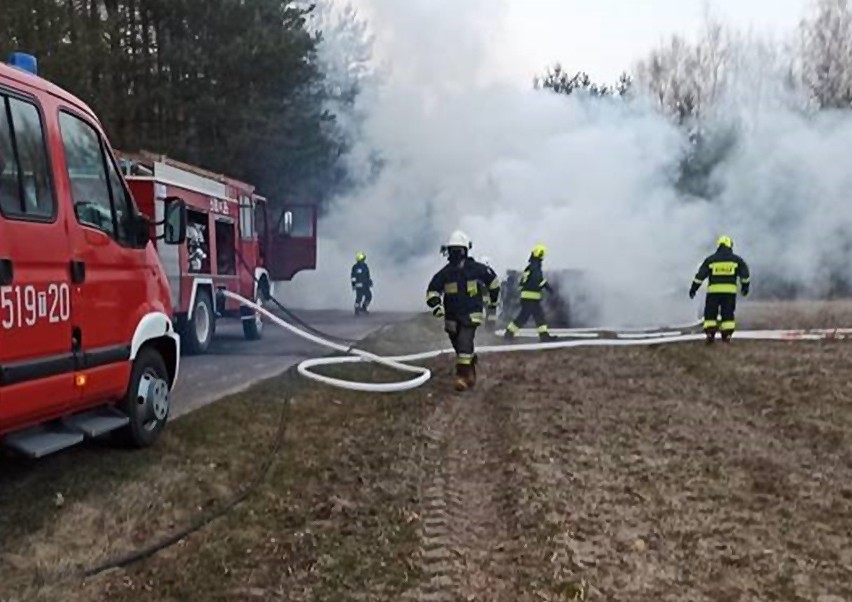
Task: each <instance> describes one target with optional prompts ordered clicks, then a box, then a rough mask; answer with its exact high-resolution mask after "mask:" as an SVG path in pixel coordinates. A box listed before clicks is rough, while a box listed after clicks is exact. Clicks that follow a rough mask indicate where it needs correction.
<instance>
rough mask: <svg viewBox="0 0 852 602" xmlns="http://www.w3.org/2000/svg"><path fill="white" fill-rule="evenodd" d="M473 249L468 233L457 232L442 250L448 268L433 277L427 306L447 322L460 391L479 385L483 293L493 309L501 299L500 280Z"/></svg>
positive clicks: (446, 326)
mask: <svg viewBox="0 0 852 602" xmlns="http://www.w3.org/2000/svg"><path fill="white" fill-rule="evenodd" d="M472 247H473V245H472V244H471V242H470V239H469V238H468V237H467V235H466V234H465V233H464V232H461V231H460V230H456V231H455V232H453V233H452V234H451V235H450V238H449V240H448V241H447V244H446V245H444V246H443V247H442V248H441V251H442V252H445V254H446V256H447V265H445V266H444V267H443V268H441V269H440V270H439V271H438V272H437V273H436V274H435V275H434V276H433V277H432V280H431V281H430V282H429V286H428V287H427V289H426V305H428V306H429V308H430V309H431V310H432V314H433V315H434V316H435V317H437V318H444V330H445V331H446V333H447V334H448V335H449V337H450V342H451V343H452V344H453V349H455V351H456V380H455V388H456V390H457V391H465V390H467V389H470V388H472V387H473V386H474V385H475V384H476V354H475V352H474V338H475V336H476V329H477V328H478V327H479V326H480V325H481V324H482V321H483V319H484V315H483V309H484V308H483V297H482V290H483V288H485V289H487V290H488V294H489V303H488V305H489V306H491V307H495V306H496V305H497V299H498V297H499V295H500V279H499V278H498V277H497V275H496V274H495V273H494V271H493V270H491V269H490V268H489V267H487V266H485V265H483V264H481V263H479V262H478V261H476V260H475V259H473V258H472V257H471V256H470V250H471V248H472Z"/></svg>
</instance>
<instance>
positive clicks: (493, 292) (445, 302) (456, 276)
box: [426, 257, 500, 324]
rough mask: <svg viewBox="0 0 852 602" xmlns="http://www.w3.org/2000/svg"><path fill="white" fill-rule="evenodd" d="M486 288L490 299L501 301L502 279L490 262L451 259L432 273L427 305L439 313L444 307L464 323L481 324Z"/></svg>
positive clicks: (495, 301)
mask: <svg viewBox="0 0 852 602" xmlns="http://www.w3.org/2000/svg"><path fill="white" fill-rule="evenodd" d="M483 289H487V290H488V294H489V299H490V301H491V303H492V305H493V304H496V303H497V299H498V298H499V296H500V279H499V278H498V277H497V274H496V273H495V272H494V270H492V269H491V268H489V267H488V266H486V265H483V264H481V263H479V262H478V261H476V260H474V259H472V258H470V257H467V258H465V259H464V260H463V261H462V262H461V263H448V264H447V265H445V266H444V267H443V268H441V270H440V271H438V273H436V274H435V275H434V276H432V280H431V281H430V282H429V286H428V287H427V289H426V305H428V306H429V307H430V308H431V309H432V313H434V314H435V315H436V316H440V315H441V309H442V308H443V310H444V312H445V313H446V316H447V319H450V320H456V321H458V322H460V323H462V324H481V323H482V317H483V316H482V309H483V295H482V291H483Z"/></svg>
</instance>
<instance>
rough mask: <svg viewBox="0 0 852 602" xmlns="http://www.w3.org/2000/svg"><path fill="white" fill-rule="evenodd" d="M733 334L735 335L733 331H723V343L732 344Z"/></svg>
mask: <svg viewBox="0 0 852 602" xmlns="http://www.w3.org/2000/svg"><path fill="white" fill-rule="evenodd" d="M732 334H733V333H732V332H731V331H725V330H723V331H722V342H723V343H730V342H731V335H732Z"/></svg>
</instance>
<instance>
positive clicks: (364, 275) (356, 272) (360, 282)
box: [352, 252, 373, 316]
mask: <svg viewBox="0 0 852 602" xmlns="http://www.w3.org/2000/svg"><path fill="white" fill-rule="evenodd" d="M372 288H373V281H372V280H371V279H370V268H369V267H367V256H366V255H365V254H364V253H363V252H359V253H357V254H356V255H355V265H353V266H352V290H353V291H355V315H356V316H357V315H359V314H362V313H365V314H366V313H368V312H367V308H368V307H369V306H370V302H371V301H372V300H373V293H372V291H371V289H372Z"/></svg>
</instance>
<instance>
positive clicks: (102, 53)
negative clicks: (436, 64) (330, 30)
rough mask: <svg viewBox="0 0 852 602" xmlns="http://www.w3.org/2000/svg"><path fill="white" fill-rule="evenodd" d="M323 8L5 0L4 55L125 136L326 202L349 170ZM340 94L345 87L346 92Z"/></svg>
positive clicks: (122, 142)
mask: <svg viewBox="0 0 852 602" xmlns="http://www.w3.org/2000/svg"><path fill="white" fill-rule="evenodd" d="M313 9H314V7H313V6H306V5H304V4H301V3H297V2H294V1H292V0H4V2H3V10H2V11H0V54H2V56H3V57H4V58H5V56H7V55H8V54H9V53H10V52H12V51H24V52H29V53H32V54H35V55H36V56H37V58H38V60H39V70H40V74H41V75H42V76H44V77H45V78H47V79H49V80H51V81H52V82H54V83H56V84H58V85H60V86H62V87H63V88H66V89H68V90H69V91H71V92H72V93H74V94H76V95H77V96H79V97H80V98H82V99H83V100H84V101H86V102H87V103H88V104H90V105H91V106H92V108H93V109H94V110H95V112H96V113H97V114H98V115H99V117H100V118H101V120H102V122H103V123H104V125H105V127H106V129H107V132H108V134H109V136H110V139H111V140H112V142H113V144H114V145H115V146H116V147H117V148H119V149H122V150H126V151H137V150H143V149H145V150H150V151H153V152H156V153H162V154H166V155H169V156H172V157H174V158H176V159H180V160H183V161H186V162H188V163H192V164H195V165H199V166H203V167H205V168H207V169H210V170H213V171H218V172H221V173H225V174H228V175H230V176H232V177H236V178H241V179H245V180H247V181H249V182H252V183H253V184H255V185H256V186H258V187H259V189H260V190H261V191H262V192H263V193H264V194H266V195H268V196H269V197H270V198H271V199H284V198H288V199H292V198H298V199H301V200H303V201H313V202H321V201H322V200H324V199H325V198H328V197H329V196H330V195H331V194H333V193H334V190H335V187H336V186H340V185H341V184H342V182H343V180H344V177H345V174H344V173H343V171H344V168H343V167H342V162H341V160H340V158H341V155H342V154H343V153H344V152H345V148H344V147H345V141H344V140H343V139H342V136H341V133H340V131H339V129H338V128H336V127H335V116H334V115H333V114H332V113H330V112H329V111H328V110H327V108H326V106H327V103H326V100H327V98H328V95H329V90H328V87H327V86H326V85H325V84H324V81H325V80H324V74H323V71H322V67H321V61H320V60H319V59H318V56H317V55H318V45H319V43H320V41H321V34H320V33H319V32H317V31H315V30H313V29H312V28H311V27H310V26H309V18H310V14H311V11H312V10H313ZM337 93H338V94H340V91H339V90H338V91H337Z"/></svg>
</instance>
